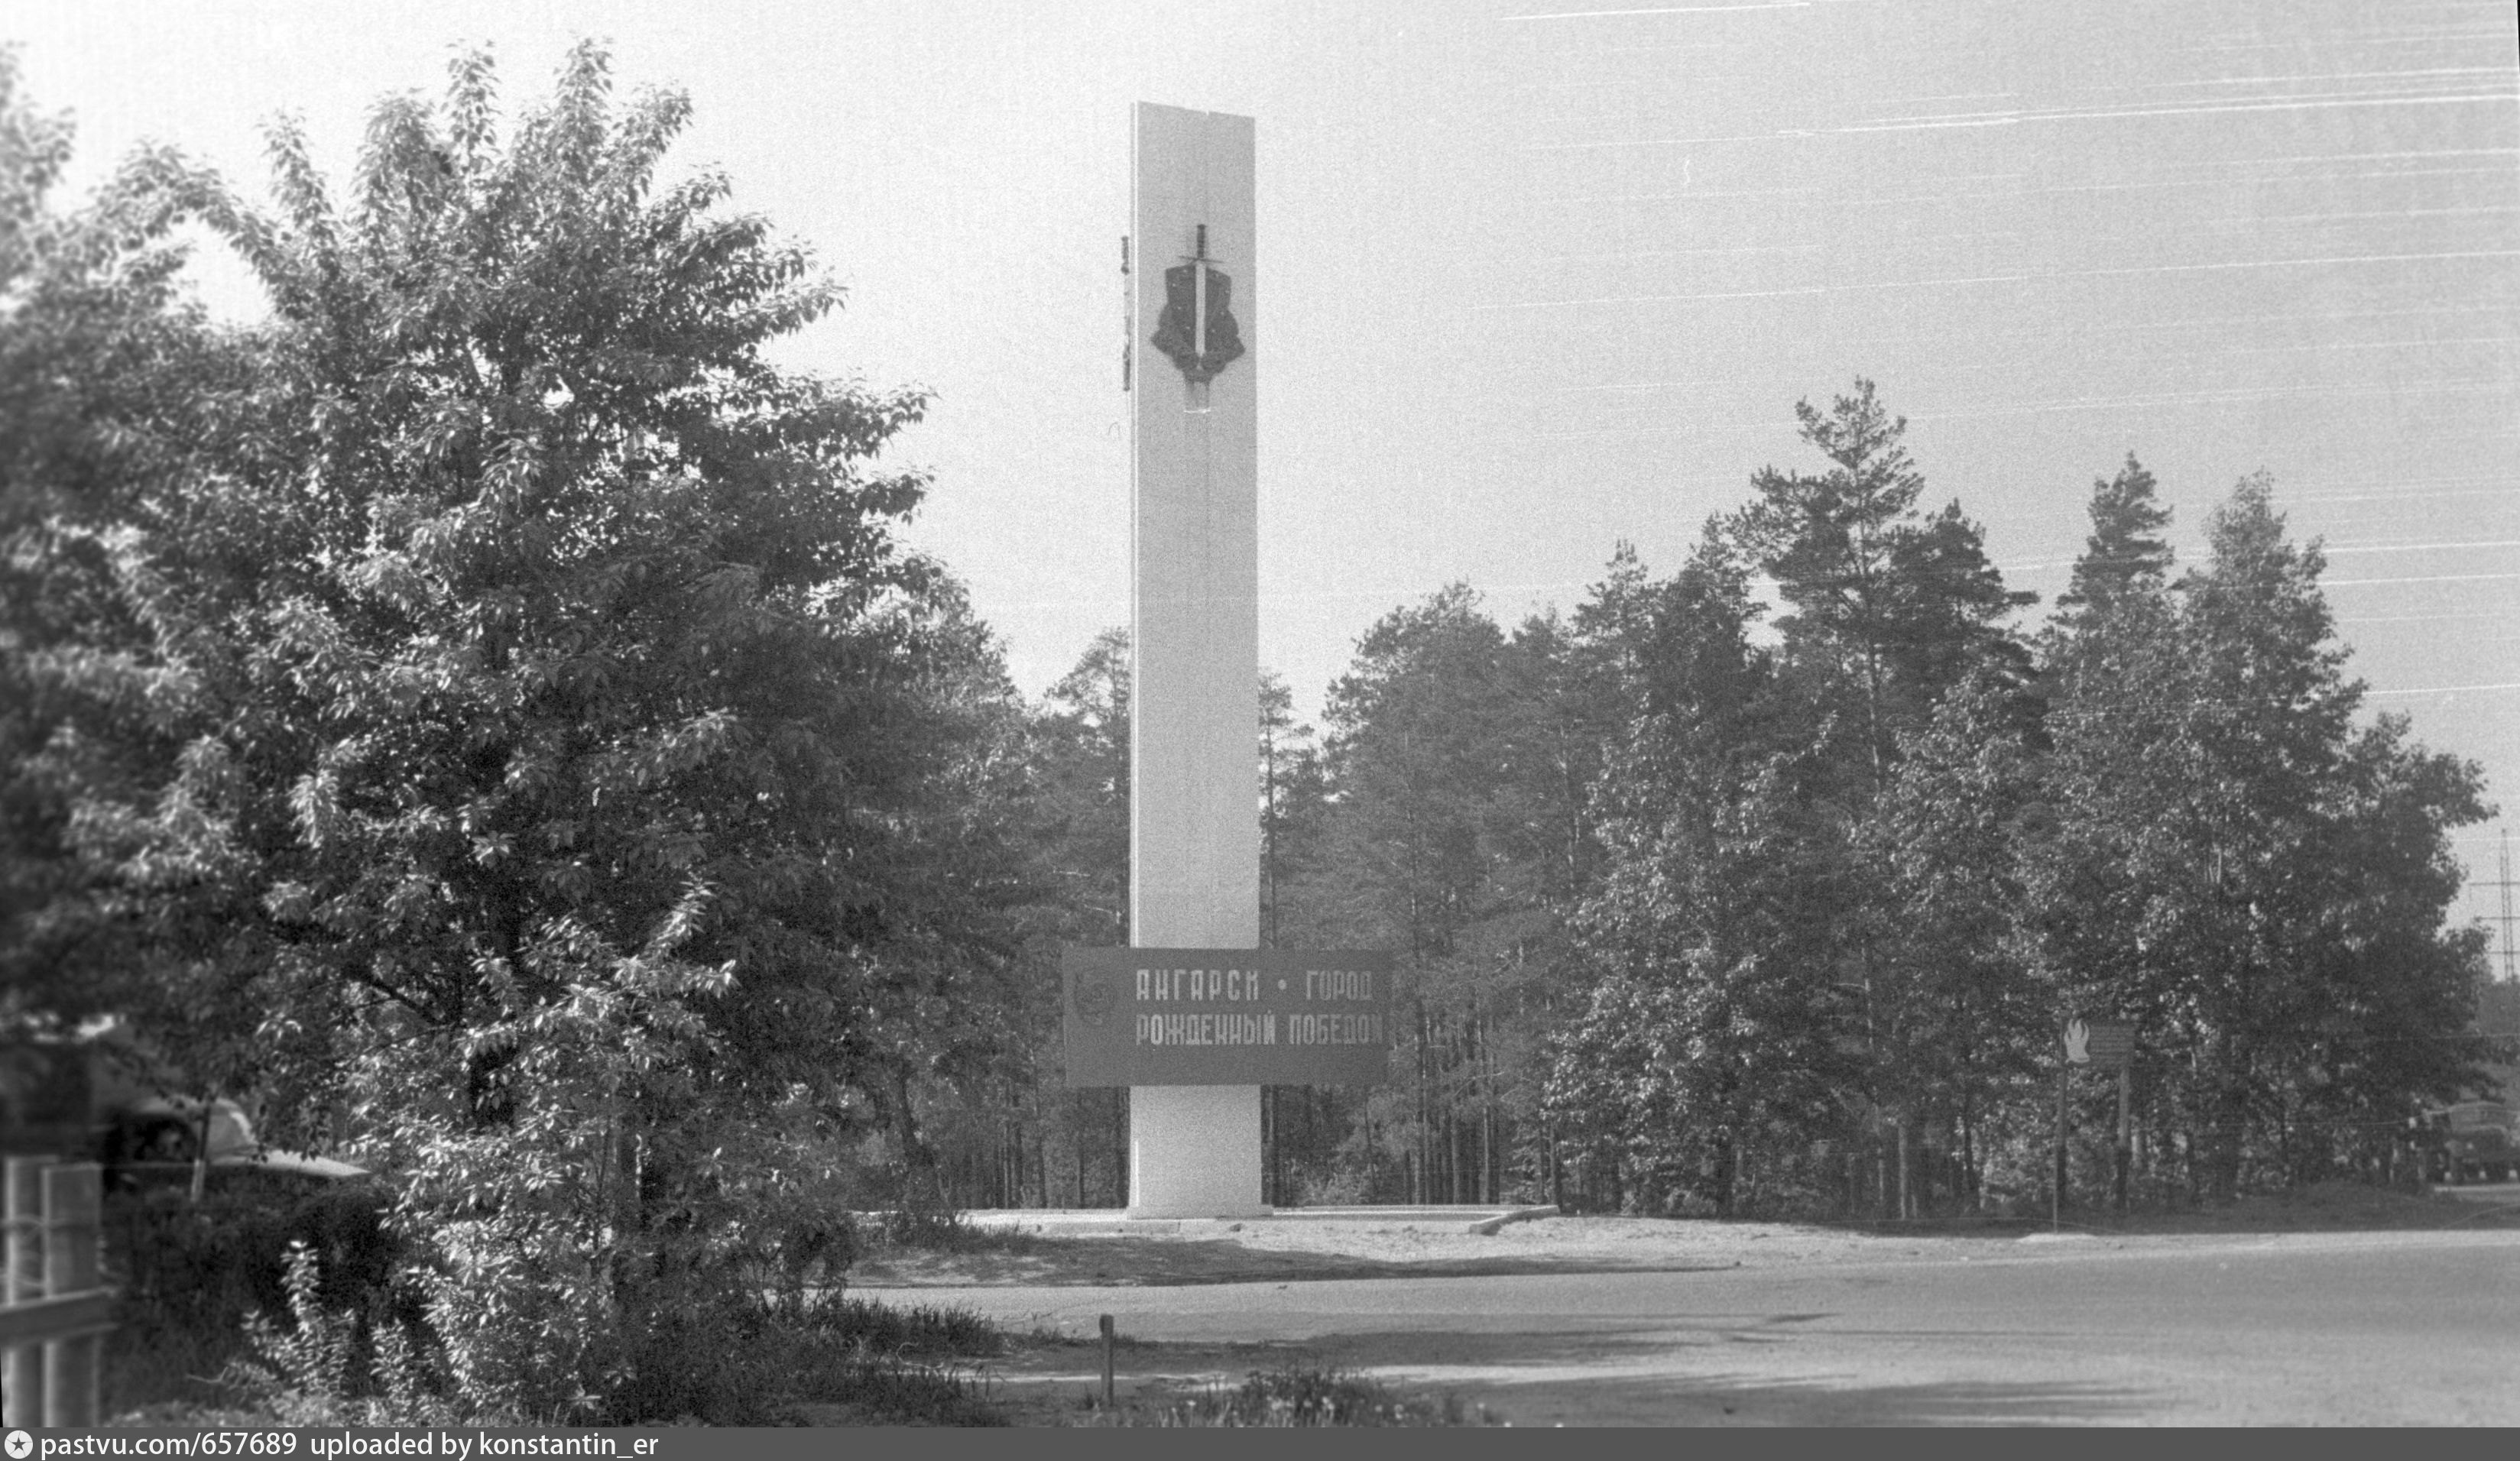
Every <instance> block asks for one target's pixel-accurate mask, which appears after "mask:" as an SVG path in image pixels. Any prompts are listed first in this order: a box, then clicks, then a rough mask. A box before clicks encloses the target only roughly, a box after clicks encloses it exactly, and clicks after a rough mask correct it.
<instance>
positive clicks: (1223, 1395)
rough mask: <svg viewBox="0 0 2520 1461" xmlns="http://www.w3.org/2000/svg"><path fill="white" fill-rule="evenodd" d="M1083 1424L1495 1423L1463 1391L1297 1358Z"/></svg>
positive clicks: (1094, 1416) (1092, 1416)
mask: <svg viewBox="0 0 2520 1461" xmlns="http://www.w3.org/2000/svg"><path fill="white" fill-rule="evenodd" d="M1080 1424H1083V1425H1087V1426H1129V1427H1163V1428H1191V1429H1202V1430H1207V1429H1225V1428H1238V1427H1269V1428H1278V1427H1286V1428H1295V1427H1316V1426H1333V1427H1341V1428H1347V1427H1381V1426H1407V1427H1434V1426H1487V1425H1495V1424H1497V1420H1496V1418H1495V1417H1494V1416H1493V1415H1491V1414H1490V1413H1489V1412H1488V1410H1487V1408H1486V1407H1485V1406H1468V1405H1464V1404H1463V1402H1462V1400H1461V1398H1460V1397H1459V1396H1458V1395H1443V1396H1442V1397H1440V1398H1435V1399H1429V1398H1426V1397H1424V1396H1419V1395H1401V1394H1399V1393H1397V1392H1395V1391H1393V1390H1391V1389H1390V1388H1389V1387H1387V1386H1385V1385H1383V1384H1382V1383H1381V1382H1379V1381H1377V1380H1374V1379H1373V1378H1371V1377H1369V1376H1365V1375H1359V1374H1356V1373H1354V1372H1353V1371H1349V1370H1343V1369H1340V1368H1339V1367H1337V1366H1335V1365H1322V1364H1308V1363H1292V1364H1285V1365H1281V1366H1279V1367H1278V1368H1276V1369H1269V1370H1253V1371H1252V1372H1251V1373H1250V1375H1249V1377H1248V1378H1246V1379H1245V1380H1244V1381H1243V1382H1242V1383H1241V1384H1240V1385H1238V1386H1231V1387H1228V1386H1223V1385H1216V1386H1210V1387H1209V1388H1208V1389H1207V1390H1206V1391H1205V1392H1203V1393H1201V1394H1199V1395H1194V1396H1193V1397H1191V1398H1190V1399H1187V1400H1177V1401H1174V1402H1172V1403H1169V1404H1162V1405H1151V1406H1149V1405H1132V1406H1124V1407H1121V1408H1119V1409H1115V1410H1107V1411H1105V1410H1095V1411H1092V1412H1090V1413H1089V1414H1088V1415H1087V1417H1086V1418H1085V1419H1083V1420H1082V1421H1081V1422H1080Z"/></svg>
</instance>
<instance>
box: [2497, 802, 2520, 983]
mask: <svg viewBox="0 0 2520 1461" xmlns="http://www.w3.org/2000/svg"><path fill="white" fill-rule="evenodd" d="M2498 886H2499V887H2500V888H2501V890H2502V977H2503V979H2504V980H2505V981H2508V980H2511V979H2514V978H2520V972H2515V971H2514V970H2513V968H2512V960H2511V829H2510V828H2509V827H2504V828H2503V829H2502V879H2501V882H2500V883H2499V885H2498Z"/></svg>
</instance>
